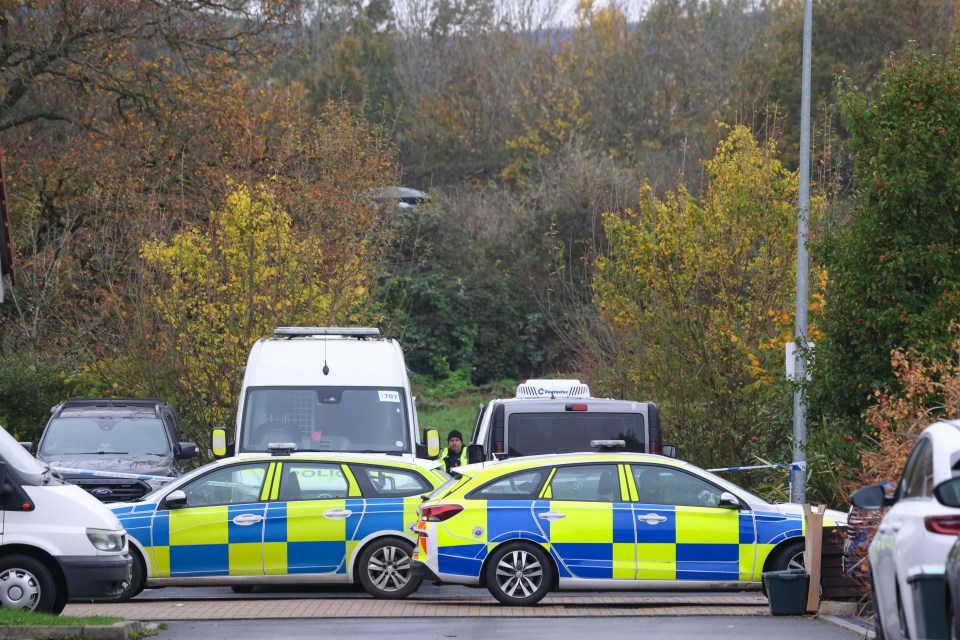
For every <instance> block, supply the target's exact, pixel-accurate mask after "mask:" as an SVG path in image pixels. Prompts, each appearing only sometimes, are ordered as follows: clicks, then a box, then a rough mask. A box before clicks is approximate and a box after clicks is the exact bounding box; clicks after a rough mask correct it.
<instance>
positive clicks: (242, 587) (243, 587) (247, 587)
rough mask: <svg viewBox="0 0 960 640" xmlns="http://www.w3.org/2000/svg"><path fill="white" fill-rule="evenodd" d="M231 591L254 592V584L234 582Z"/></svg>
mask: <svg viewBox="0 0 960 640" xmlns="http://www.w3.org/2000/svg"><path fill="white" fill-rule="evenodd" d="M230 591H233V592H234V593H253V585H252V584H232V585H230Z"/></svg>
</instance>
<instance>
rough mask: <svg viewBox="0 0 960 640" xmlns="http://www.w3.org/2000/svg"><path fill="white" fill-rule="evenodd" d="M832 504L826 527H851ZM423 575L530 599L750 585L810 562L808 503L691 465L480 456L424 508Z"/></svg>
mask: <svg viewBox="0 0 960 640" xmlns="http://www.w3.org/2000/svg"><path fill="white" fill-rule="evenodd" d="M845 524H846V516H845V514H843V513H841V512H839V511H833V510H827V511H826V512H825V513H824V526H843V525H845ZM414 530H415V533H416V534H417V545H416V549H415V550H414V555H413V572H414V574H415V575H417V576H420V577H422V578H425V579H428V580H432V581H434V582H437V583H447V584H463V585H472V586H485V587H487V589H489V590H490V593H491V594H492V595H493V596H494V597H495V598H497V599H498V600H499V601H500V602H502V603H504V604H510V605H530V604H535V603H537V602H539V601H540V600H541V599H542V598H543V597H544V596H545V595H546V594H547V592H549V591H552V590H566V589H570V590H574V589H590V590H603V589H615V590H622V589H662V588H678V587H679V588H694V589H715V588H750V587H757V586H759V585H760V580H761V575H762V572H764V571H772V570H782V569H787V568H794V567H798V566H799V567H802V566H803V564H802V563H803V550H804V539H803V535H804V518H803V510H802V506H801V505H797V504H771V503H768V502H766V501H764V500H762V499H761V498H759V497H757V496H755V495H752V494H751V493H749V492H748V491H746V490H744V489H742V488H740V487H738V486H737V485H735V484H732V483H730V482H727V481H726V480H724V479H722V478H720V477H717V476H715V475H713V474H711V473H709V472H707V471H704V470H702V469H699V468H697V467H695V466H693V465H691V464H688V463H686V462H682V461H679V460H676V459H673V458H667V457H663V456H658V455H652V454H630V453H619V454H605V453H597V454H592V453H585V454H584V453H581V454H563V455H550V456H533V457H528V458H518V459H511V460H506V461H502V462H486V463H482V464H472V465H467V466H464V467H460V468H457V469H454V470H453V477H452V478H451V479H450V480H448V481H447V482H446V483H445V484H444V485H443V486H441V487H440V488H439V489H437V490H436V491H434V492H433V493H432V494H431V495H430V496H429V497H428V498H427V499H426V500H425V501H424V502H423V504H421V505H420V509H419V519H418V520H417V524H416V526H415V529H414Z"/></svg>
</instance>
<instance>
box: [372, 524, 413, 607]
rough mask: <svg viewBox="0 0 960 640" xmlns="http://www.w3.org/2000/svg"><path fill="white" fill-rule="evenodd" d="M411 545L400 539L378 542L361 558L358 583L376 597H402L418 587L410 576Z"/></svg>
mask: <svg viewBox="0 0 960 640" xmlns="http://www.w3.org/2000/svg"><path fill="white" fill-rule="evenodd" d="M412 554H413V543H411V542H409V541H407V540H400V539H399V538H387V539H384V540H378V541H376V542H374V543H372V544H371V545H369V546H368V547H367V548H366V549H364V551H363V554H362V555H361V556H360V584H362V585H363V588H364V589H366V590H367V593H369V594H370V595H372V596H374V597H375V598H383V599H387V600H397V599H400V598H405V597H407V596H408V595H410V594H411V593H413V592H414V591H416V590H417V587H419V586H420V582H421V579H420V578H418V577H416V576H414V575H413V567H412V565H411V560H410V556H411V555H412Z"/></svg>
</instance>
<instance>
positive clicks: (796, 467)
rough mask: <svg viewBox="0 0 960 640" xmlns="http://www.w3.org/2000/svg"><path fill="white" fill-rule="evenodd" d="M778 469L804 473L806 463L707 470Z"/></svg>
mask: <svg viewBox="0 0 960 640" xmlns="http://www.w3.org/2000/svg"><path fill="white" fill-rule="evenodd" d="M778 467H790V470H791V471H806V470H807V463H806V462H784V463H781V464H757V465H753V466H752V467H720V468H719V469H707V471H709V472H711V473H718V472H721V471H751V470H753V469H776V468H778Z"/></svg>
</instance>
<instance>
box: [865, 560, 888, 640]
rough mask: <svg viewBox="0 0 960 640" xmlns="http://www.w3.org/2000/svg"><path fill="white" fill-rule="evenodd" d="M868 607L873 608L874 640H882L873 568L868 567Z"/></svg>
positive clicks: (881, 625) (883, 635) (881, 623)
mask: <svg viewBox="0 0 960 640" xmlns="http://www.w3.org/2000/svg"><path fill="white" fill-rule="evenodd" d="M869 571H870V606H871V607H872V608H873V626H874V633H875V634H876V640H884V638H885V637H886V634H885V633H884V631H883V620H882V619H881V618H880V603H879V602H878V601H877V585H876V583H875V582H874V581H873V567H870V569H869Z"/></svg>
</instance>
